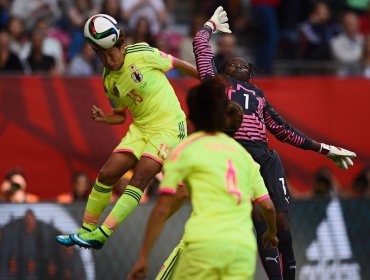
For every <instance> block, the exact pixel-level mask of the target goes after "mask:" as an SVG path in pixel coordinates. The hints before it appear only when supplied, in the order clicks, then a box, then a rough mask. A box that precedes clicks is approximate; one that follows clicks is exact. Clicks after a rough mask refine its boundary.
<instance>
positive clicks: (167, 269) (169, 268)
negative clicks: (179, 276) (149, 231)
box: [155, 240, 184, 280]
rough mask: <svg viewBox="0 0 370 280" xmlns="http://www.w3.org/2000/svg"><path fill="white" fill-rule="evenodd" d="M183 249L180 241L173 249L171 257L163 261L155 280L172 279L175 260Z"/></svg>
mask: <svg viewBox="0 0 370 280" xmlns="http://www.w3.org/2000/svg"><path fill="white" fill-rule="evenodd" d="M183 248H184V243H183V241H182V240H181V241H180V243H179V244H178V245H177V246H176V248H175V249H173V251H172V253H171V255H170V256H169V257H168V258H167V259H166V260H165V261H164V263H163V265H162V267H161V270H160V271H159V273H158V275H157V277H156V278H155V280H170V279H172V272H173V270H174V267H175V264H176V262H177V259H178V257H179V255H180V253H181V251H182V249H183Z"/></svg>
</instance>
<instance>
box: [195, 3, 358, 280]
mask: <svg viewBox="0 0 370 280" xmlns="http://www.w3.org/2000/svg"><path fill="white" fill-rule="evenodd" d="M227 21H228V18H227V14H226V12H225V11H224V10H223V8H222V7H218V8H217V9H216V11H215V13H214V15H213V16H212V18H211V19H210V20H209V21H207V22H206V23H205V24H204V27H203V28H202V29H201V30H200V31H199V32H198V33H197V35H196V36H195V38H194V41H193V50H194V54H195V58H196V62H197V68H198V73H199V76H200V79H201V80H207V79H209V78H212V77H214V76H216V75H218V74H222V75H224V76H225V77H226V79H227V81H228V83H229V89H228V91H227V95H228V97H229V99H231V100H233V101H235V102H237V103H239V105H241V107H242V108H243V110H244V117H243V123H242V125H241V127H240V129H239V130H238V131H237V132H236V133H235V136H234V138H235V139H236V140H237V141H238V142H239V143H240V144H242V146H243V147H244V148H245V149H246V150H247V151H248V152H249V153H250V154H251V155H252V157H253V159H254V160H255V161H256V162H257V163H259V164H260V166H261V168H260V172H261V175H262V177H263V178H264V181H265V184H266V187H267V189H268V191H269V195H270V197H271V199H272V201H273V202H274V205H275V209H276V212H277V213H276V223H277V224H276V226H277V237H278V239H279V246H278V250H277V249H273V248H267V249H266V248H264V247H263V244H262V234H263V232H264V231H265V230H266V225H265V222H264V221H263V219H262V217H261V215H260V211H259V208H258V206H256V207H254V211H253V222H254V226H255V229H256V232H257V242H258V248H259V253H260V255H261V261H262V264H263V266H264V268H265V271H266V273H267V275H268V277H269V279H285V280H286V279H295V269H296V261H295V258H294V252H293V246H292V235H291V232H290V222H289V217H288V210H289V206H290V205H289V203H290V198H289V190H288V188H287V184H286V180H285V173H284V169H283V165H282V163H281V160H280V158H279V156H278V154H277V153H276V151H274V150H271V149H269V146H268V139H267V134H266V129H267V130H268V131H269V132H271V133H272V134H273V135H274V136H275V137H276V138H277V139H278V140H280V141H282V142H286V143H288V144H291V145H294V146H296V147H298V148H301V149H306V150H312V151H315V152H318V153H321V154H323V155H325V156H327V157H328V158H330V159H331V160H332V161H334V163H335V164H336V165H337V166H338V167H339V168H342V169H348V168H349V167H350V166H352V165H353V162H352V160H351V159H352V158H355V157H356V154H355V153H353V152H351V151H348V150H345V149H342V148H338V147H335V146H333V145H327V144H324V143H318V142H316V141H314V140H312V139H310V138H309V137H307V136H305V135H304V134H303V133H301V132H300V131H298V130H297V129H295V128H294V127H292V126H291V125H290V124H289V123H287V122H286V121H285V120H283V119H282V118H281V116H280V115H279V114H278V113H277V112H276V111H275V110H274V109H273V107H272V106H271V104H270V103H269V101H268V100H267V99H266V97H265V95H264V93H263V91H262V90H261V89H259V88H257V87H256V86H255V85H253V84H252V83H251V78H252V75H253V69H254V67H253V65H252V64H251V63H248V62H247V61H246V60H244V59H243V58H240V57H234V58H231V59H229V60H227V61H225V62H224V63H223V65H222V66H221V68H220V71H219V73H217V70H216V68H215V65H214V54H213V52H212V50H211V46H210V44H209V39H210V37H211V35H212V33H215V32H225V33H231V31H230V29H229V24H228V23H227ZM279 256H281V258H280V257H279ZM280 263H282V265H281V266H280ZM280 267H282V271H281V268H280Z"/></svg>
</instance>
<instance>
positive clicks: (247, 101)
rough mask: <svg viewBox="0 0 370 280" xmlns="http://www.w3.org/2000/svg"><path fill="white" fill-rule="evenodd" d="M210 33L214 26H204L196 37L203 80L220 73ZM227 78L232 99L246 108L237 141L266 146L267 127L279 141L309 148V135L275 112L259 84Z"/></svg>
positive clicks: (195, 46) (200, 73)
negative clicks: (215, 62)
mask: <svg viewBox="0 0 370 280" xmlns="http://www.w3.org/2000/svg"><path fill="white" fill-rule="evenodd" d="M210 35H211V30H210V29H209V28H208V27H203V28H202V29H201V30H200V31H199V32H198V33H197V35H196V36H195V38H194V41H193V50H194V54H195V59H196V63H197V68H198V73H199V77H200V79H201V80H205V79H207V78H210V77H214V76H216V75H217V70H216V67H215V64H214V54H213V52H212V49H211V46H210V44H209V38H210ZM226 78H227V80H228V82H229V88H228V90H227V94H228V97H229V99H231V100H233V101H236V102H237V103H239V104H240V105H242V107H243V111H244V116H243V123H242V125H241V127H240V129H239V130H238V131H237V132H236V134H235V137H234V138H235V139H236V140H238V142H240V143H241V144H243V145H250V144H252V145H253V144H257V145H261V144H262V145H263V146H267V144H268V138H267V134H266V129H267V130H268V131H270V132H271V133H272V134H273V135H274V136H275V137H276V138H277V139H278V140H279V141H282V142H287V143H289V144H292V145H294V146H297V147H300V148H302V149H307V148H309V147H310V146H311V145H312V140H311V139H310V138H308V137H307V136H305V135H304V134H303V133H301V132H300V131H298V130H296V129H295V128H294V127H292V126H291V125H290V124H289V123H287V122H286V121H285V120H283V119H282V118H281V117H280V115H279V114H278V113H277V112H275V110H274V109H273V108H272V106H271V105H270V103H269V102H268V101H267V99H266V98H265V95H264V93H263V92H262V91H261V90H260V89H259V88H257V87H256V86H255V85H253V84H251V83H246V82H242V81H239V80H237V79H235V78H232V77H229V76H226Z"/></svg>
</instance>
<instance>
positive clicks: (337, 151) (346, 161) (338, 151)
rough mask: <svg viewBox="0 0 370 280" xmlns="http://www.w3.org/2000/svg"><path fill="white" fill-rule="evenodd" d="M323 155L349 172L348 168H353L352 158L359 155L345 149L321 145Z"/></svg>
mask: <svg viewBox="0 0 370 280" xmlns="http://www.w3.org/2000/svg"><path fill="white" fill-rule="evenodd" d="M319 152H320V153H321V154H324V155H326V156H327V157H328V158H330V159H331V160H332V161H334V163H335V164H336V165H337V166H338V167H339V168H342V169H345V170H347V169H348V167H351V166H353V161H352V159H351V158H355V157H356V156H357V155H356V153H354V152H351V151H348V150H346V149H343V148H338V147H335V146H332V145H327V144H324V143H321V147H320V151H319Z"/></svg>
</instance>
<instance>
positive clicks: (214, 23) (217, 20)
mask: <svg viewBox="0 0 370 280" xmlns="http://www.w3.org/2000/svg"><path fill="white" fill-rule="evenodd" d="M227 21H228V18H227V13H226V11H224V8H223V7H222V6H219V7H218V8H217V9H216V11H215V12H214V14H213V16H212V17H211V18H210V19H209V20H208V21H207V22H206V23H205V24H204V25H206V26H208V27H210V28H211V29H212V33H215V32H223V33H231V30H230V29H229V24H228V22H227Z"/></svg>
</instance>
